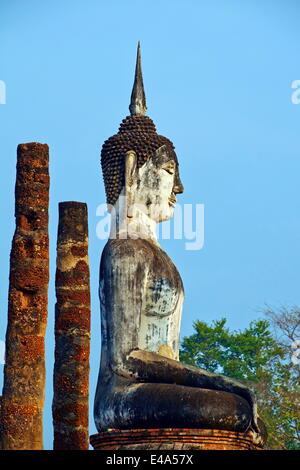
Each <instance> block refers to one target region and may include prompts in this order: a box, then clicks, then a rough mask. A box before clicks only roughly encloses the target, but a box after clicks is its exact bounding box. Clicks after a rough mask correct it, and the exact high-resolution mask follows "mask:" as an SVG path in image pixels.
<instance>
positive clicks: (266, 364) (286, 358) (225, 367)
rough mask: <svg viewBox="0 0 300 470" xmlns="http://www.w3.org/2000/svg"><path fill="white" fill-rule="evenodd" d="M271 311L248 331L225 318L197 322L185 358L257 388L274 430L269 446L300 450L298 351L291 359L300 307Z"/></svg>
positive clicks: (184, 345) (260, 409)
mask: <svg viewBox="0 0 300 470" xmlns="http://www.w3.org/2000/svg"><path fill="white" fill-rule="evenodd" d="M265 313H266V314H267V316H268V319H267V320H265V319H259V320H255V321H253V322H251V323H250V325H249V327H247V328H245V329H244V330H242V331H231V330H230V329H229V328H228V327H227V326H226V319H225V318H222V319H221V320H216V321H214V322H212V324H211V325H209V324H207V323H206V322H203V321H200V320H198V321H196V322H195V323H194V329H195V333H194V334H192V335H191V336H188V337H185V338H183V341H182V346H181V351H180V360H181V361H182V362H185V363H187V364H191V365H194V366H196V367H201V368H203V369H206V370H209V371H211V372H215V373H220V374H223V375H226V376H228V377H232V378H235V379H237V380H239V381H241V382H243V383H245V384H246V385H247V386H249V387H250V388H252V390H253V391H254V392H255V394H256V397H257V402H258V412H259V416H260V417H261V418H262V419H263V420H264V422H265V424H266V426H267V429H268V433H269V438H268V447H269V448H271V449H299V448H300V433H299V431H300V429H299V423H300V406H299V405H300V390H299V372H300V366H299V364H297V362H298V360H297V356H296V355H295V352H294V356H293V358H294V363H293V362H292V361H291V358H292V353H293V350H292V349H291V345H292V343H294V346H297V344H298V343H297V340H298V336H297V335H298V334H299V330H300V312H299V310H297V309H293V310H288V309H281V310H280V311H279V312H275V311H273V310H272V309H267V312H265ZM295 357H296V359H295ZM299 362H300V361H299Z"/></svg>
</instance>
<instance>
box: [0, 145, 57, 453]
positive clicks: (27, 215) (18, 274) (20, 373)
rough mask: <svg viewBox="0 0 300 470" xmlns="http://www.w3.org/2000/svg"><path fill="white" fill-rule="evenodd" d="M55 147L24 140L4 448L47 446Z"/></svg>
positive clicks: (12, 257)
mask: <svg viewBox="0 0 300 470" xmlns="http://www.w3.org/2000/svg"><path fill="white" fill-rule="evenodd" d="M48 167H49V150H48V146H47V145H45V144H40V143H28V144H20V145H19V146H18V151H17V178H16V188H15V198H16V200H15V217H16V229H15V234H14V238H13V241H12V249H11V255H10V280H9V296H8V325H7V332H6V363H5V367H4V385H3V397H2V407H1V409H2V418H1V420H0V421H1V423H0V426H1V434H2V447H3V449H15V450H31V449H42V448H43V426H42V414H43V404H44V388H45V357H44V356H45V340H44V337H45V329H46V322H47V308H48V281H49V238H48V204H49V171H48Z"/></svg>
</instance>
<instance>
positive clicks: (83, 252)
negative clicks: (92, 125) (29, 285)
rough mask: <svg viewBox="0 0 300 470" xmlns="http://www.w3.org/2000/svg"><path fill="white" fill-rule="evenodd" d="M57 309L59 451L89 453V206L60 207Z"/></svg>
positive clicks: (69, 204)
mask: <svg viewBox="0 0 300 470" xmlns="http://www.w3.org/2000/svg"><path fill="white" fill-rule="evenodd" d="M55 286H56V298H57V303H56V307H55V365H54V397H53V406H52V411H53V425H54V449H56V450H59V449H70V450H71V449H80V450H85V449H88V445H89V444H88V440H89V435H88V391H89V353H90V275H89V265H88V215H87V206H86V204H83V203H81V202H61V203H60V204H59V224H58V238H57V264H56V280H55Z"/></svg>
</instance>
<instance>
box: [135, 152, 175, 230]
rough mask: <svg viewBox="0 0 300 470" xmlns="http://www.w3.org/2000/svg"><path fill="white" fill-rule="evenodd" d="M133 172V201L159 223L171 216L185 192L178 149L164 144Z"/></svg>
mask: <svg viewBox="0 0 300 470" xmlns="http://www.w3.org/2000/svg"><path fill="white" fill-rule="evenodd" d="M133 173H134V174H135V177H133V180H134V182H133V184H132V196H131V202H132V203H133V204H134V205H135V206H136V207H137V208H138V209H139V210H141V211H142V212H144V213H145V214H146V215H147V216H148V217H150V218H151V219H152V220H154V221H155V222H157V223H158V222H163V221H165V220H169V219H170V218H171V217H172V216H173V213H174V208H175V204H176V195H177V194H180V193H182V192H183V185H182V183H181V181H180V177H179V169H178V161H177V156H176V154H175V152H174V151H173V150H170V149H169V148H168V147H167V146H166V145H163V146H162V147H160V148H159V149H157V151H156V152H155V155H153V157H152V158H149V160H147V162H146V163H145V164H144V165H143V166H142V167H140V168H139V169H138V170H136V169H135V170H134V172H133ZM127 174H128V168H127ZM127 181H128V179H127Z"/></svg>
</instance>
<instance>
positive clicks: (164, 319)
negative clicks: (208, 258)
mask: <svg viewBox="0 0 300 470" xmlns="http://www.w3.org/2000/svg"><path fill="white" fill-rule="evenodd" d="M124 292H126V295H124ZM100 299H101V314H102V361H101V362H102V366H101V367H102V368H105V367H106V366H107V365H108V364H107V362H111V361H112V360H114V361H115V362H118V363H120V362H122V357H124V355H126V354H128V352H129V351H130V350H132V349H136V348H138V349H142V350H147V351H152V352H155V353H158V354H161V355H163V356H167V357H171V358H173V359H178V353H179V329H180V320H181V311H182V303H183V299H184V292H183V284H182V280H181V277H180V275H179V273H178V271H177V269H176V267H175V265H174V263H173V262H172V260H171V259H170V258H169V256H168V255H167V254H166V253H165V252H164V251H163V250H162V249H161V248H160V247H159V246H157V245H155V244H154V243H152V242H150V241H148V240H142V239H138V240H131V239H128V240H110V241H109V242H108V243H107V245H106V247H105V249H104V251H103V254H102V259H101V268H100ZM126 304H127V305H126ZM116 306H119V307H117V308H116ZM121 338H122V339H121Z"/></svg>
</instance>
